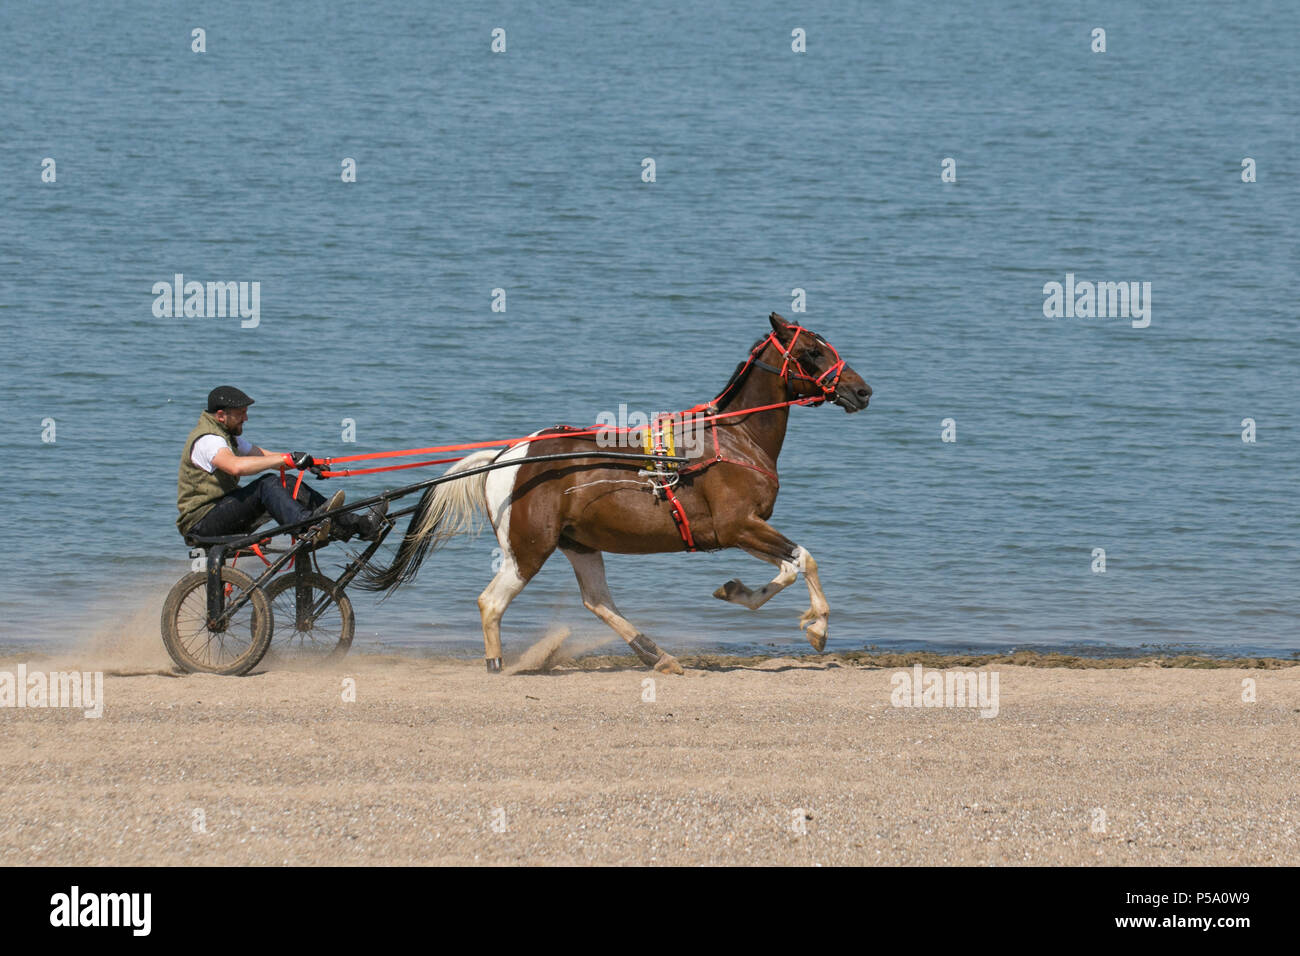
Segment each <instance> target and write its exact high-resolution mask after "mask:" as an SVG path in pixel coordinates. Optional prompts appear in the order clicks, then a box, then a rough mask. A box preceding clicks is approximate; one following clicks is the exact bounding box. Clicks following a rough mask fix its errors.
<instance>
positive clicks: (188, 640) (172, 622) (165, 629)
mask: <svg viewBox="0 0 1300 956" xmlns="http://www.w3.org/2000/svg"><path fill="white" fill-rule="evenodd" d="M207 580H208V576H207V573H206V572H203V571H193V572H191V573H190V574H187V575H185V577H183V578H181V579H180V580H179V581H177V582H176V585H175V586H174V587H173V588H172V589H171V592H170V593H169V594H168V595H167V600H166V602H164V604H163V613H162V635H163V643H164V644H165V645H167V653H168V654H170V655H171V657H172V660H174V661H175V662H176V666H177V667H179V668H180V669H181V670H183V671H187V672H190V673H193V672H195V671H198V672H201V673H205V674H227V675H230V674H247V673H248V672H249V671H251V670H252V669H253V668H254V667H256V666H257V662H258V661H260V660H261V659H262V655H263V654H265V653H266V649H267V647H268V646H269V645H270V643H271V628H272V624H273V621H272V617H271V604H270V602H269V601H268V600H267V599H266V595H265V594H263V593H262V590H261V589H260V588H257V587H254V586H253V579H252V578H250V577H249V576H248V575H247V574H245V573H244V572H243V571H237V570H235V569H234V568H231V567H222V569H221V581H222V584H223V585H224V586H225V589H226V601H227V602H232V601H235V600H238V599H239V598H240V597H242V596H243V595H245V594H249V595H250V596H249V600H248V603H247V604H245V605H244V606H243V607H241V608H240V609H239V610H238V611H237V612H236V613H235V614H234V616H233V617H231V619H230V623H229V624H228V625H227V626H226V629H225V630H224V631H220V632H217V631H213V630H211V629H210V628H209V627H208V590H207ZM250 592H251V593H250Z"/></svg>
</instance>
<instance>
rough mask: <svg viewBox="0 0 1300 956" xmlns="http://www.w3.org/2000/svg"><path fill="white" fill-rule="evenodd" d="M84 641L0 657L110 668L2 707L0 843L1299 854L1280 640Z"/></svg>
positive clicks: (733, 856)
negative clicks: (492, 658)
mask: <svg viewBox="0 0 1300 956" xmlns="http://www.w3.org/2000/svg"><path fill="white" fill-rule="evenodd" d="M544 650H546V649H544ZM611 650H613V648H611ZM95 656H96V655H93V654H88V655H84V656H82V657H81V658H78V657H63V658H56V659H45V660H42V659H39V658H33V657H22V658H16V657H12V656H10V657H6V658H4V659H0V671H9V672H16V670H17V668H18V667H19V665H22V666H24V667H25V668H27V670H28V671H36V670H40V669H41V668H44V669H45V670H46V671H54V670H57V669H63V670H70V669H72V668H73V667H82V668H93V667H99V668H102V669H103V670H104V672H105V676H104V684H103V696H104V703H103V716H102V717H100V718H98V719H95V718H86V717H84V716H83V714H82V712H81V711H79V710H75V709H70V708H43V709H41V708H30V707H28V708H16V707H3V708H0V726H2V727H3V732H2V733H0V763H2V764H3V780H4V785H3V787H2V788H0V863H3V864H5V865H32V864H34V865H48V864H73V865H101V864H127V865H135V864H220V865H249V864H253V865H257V864H364V865H383V864H685V865H694V864H805V865H807V864H884V865H899V864H903V865H906V864H962V865H970V864H975V865H982V864H999V865H1001V864H1106V865H1128V864H1158V865H1174V864H1184V865H1185V864H1193V865H1200V864H1228V865H1277V864H1289V865H1295V864H1297V863H1300V779H1298V775H1297V772H1296V768H1297V766H1300V759H1298V758H1300V732H1298V731H1300V667H1296V666H1291V665H1290V664H1288V663H1283V662H1272V663H1268V662H1257V663H1256V664H1254V665H1253V666H1249V667H1241V666H1234V667H1222V666H1162V665H1160V664H1157V663H1153V662H1150V661H1147V662H1138V663H1135V662H1125V666H1086V667H1081V666H1073V665H1077V664H1078V663H1079V662H1078V661H1072V660H1070V659H1060V660H1057V661H1054V662H1053V661H1046V660H1042V659H1031V658H1029V657H1028V656H1021V657H1019V658H1012V659H1007V658H1003V659H998V660H994V661H988V662H985V663H982V664H979V667H978V668H976V667H975V666H974V665H976V664H977V663H979V661H978V659H956V658H947V659H941V658H937V657H933V656H925V655H922V656H917V655H911V656H906V657H904V656H889V657H875V658H873V657H869V656H866V655H839V656H837V655H831V654H828V655H825V656H822V657H809V658H798V659H796V658H786V659H776V660H761V659H748V658H745V659H742V658H722V657H703V658H701V657H695V658H692V657H690V656H689V655H682V662H683V663H684V664H686V665H687V667H688V671H687V673H686V675H685V676H682V677H667V676H663V675H651V674H649V673H648V672H647V671H646V670H645V669H644V668H642V667H641V666H640V665H639V664H638V663H637V662H636V660H635V659H634V658H633V657H632V656H631V655H630V654H626V655H613V654H611V655H610V656H606V657H594V658H593V657H588V658H581V659H579V660H578V661H577V662H576V663H575V662H572V661H569V662H567V663H564V662H562V663H560V664H559V666H556V667H553V668H552V669H550V670H548V671H545V672H532V673H517V672H516V673H507V674H504V675H496V676H493V675H488V674H486V673H485V672H484V670H483V667H482V665H481V663H479V662H469V661H456V660H430V659H412V658H403V657H396V656H386V655H365V654H356V655H353V656H351V657H349V658H347V659H345V660H344V661H343V662H341V663H340V664H339V665H338V666H334V667H331V668H329V669H327V670H321V669H314V670H311V669H296V670H295V669H270V668H268V669H259V671H258V672H255V673H254V674H252V675H250V676H248V677H244V678H232V677H212V676H181V675H177V674H175V673H174V672H172V671H171V668H170V667H169V666H168V664H167V662H166V657H165V655H164V654H163V652H162V649H161V645H158V647H157V648H156V650H153V649H149V650H147V651H146V652H145V653H144V654H139V653H137V654H135V655H133V656H132V655H126V656H125V657H124V656H123V655H116V661H115V660H114V659H113V657H114V655H109V657H108V658H104V656H103V655H100V659H95ZM1026 660H1033V662H1034V664H1036V665H1038V666H1026V665H1025V664H1024V663H1021V662H1018V661H1026ZM917 661H920V662H922V663H923V664H924V668H923V670H922V672H921V674H922V675H929V674H930V673H932V672H933V671H934V670H935V669H936V668H941V667H947V669H948V670H949V671H953V672H955V671H956V670H957V669H961V670H973V669H978V670H981V671H983V672H984V673H985V675H986V676H985V681H986V684H987V681H988V678H989V677H991V676H992V675H993V674H996V692H997V706H996V716H987V717H986V716H981V709H980V708H979V707H972V706H969V705H968V704H969V701H967V702H966V704H961V705H954V706H917V707H909V706H895V703H897V702H898V696H899V694H901V693H902V691H901V688H902V687H903V685H904V684H907V685H908V686H909V690H908V693H909V694H910V692H911V684H912V678H913V676H914V675H915V672H914V671H913V670H912V665H913V664H914V663H915V662H917ZM508 663H509V661H508ZM528 663H529V662H528V661H524V664H528ZM532 663H536V661H535V660H534V661H532ZM1193 663H1194V662H1193ZM1247 663H1249V662H1247ZM115 664H116V666H114V665H115ZM1044 664H1054V666H1042V665H1044ZM519 666H520V662H518V661H516V662H515V667H516V669H517V668H518V667H519ZM651 678H652V679H653V683H652V684H651V683H647V680H648V679H651ZM926 679H928V678H926ZM1246 679H1250V680H1253V682H1254V685H1253V696H1254V698H1255V699H1254V701H1253V702H1248V701H1246V700H1243V696H1246V697H1249V696H1251V692H1250V691H1249V690H1247V689H1246V688H1249V687H1250V685H1243V681H1245V680H1246ZM917 686H918V687H919V686H920V685H919V684H918V685H917ZM969 686H971V687H974V686H975V685H974V683H973V682H972V683H971V684H970V685H969ZM353 694H354V695H355V700H348V699H345V698H347V697H350V696H352V695H353ZM650 698H653V699H650ZM947 702H948V701H946V700H945V703H947ZM989 709H990V708H987V707H986V708H984V710H985V711H987V710H989Z"/></svg>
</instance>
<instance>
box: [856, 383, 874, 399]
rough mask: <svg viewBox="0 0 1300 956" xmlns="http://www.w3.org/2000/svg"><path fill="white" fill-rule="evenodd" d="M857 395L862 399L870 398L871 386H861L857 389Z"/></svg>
mask: <svg viewBox="0 0 1300 956" xmlns="http://www.w3.org/2000/svg"><path fill="white" fill-rule="evenodd" d="M858 395H859V396H861V397H862V398H870V397H871V386H870V385H864V386H862V387H861V388H860V389H858Z"/></svg>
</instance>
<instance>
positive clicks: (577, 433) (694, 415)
mask: <svg viewBox="0 0 1300 956" xmlns="http://www.w3.org/2000/svg"><path fill="white" fill-rule="evenodd" d="M786 328H787V330H793V331H794V338H792V339H791V340H790V345H789V347H783V346H782V345H781V341H780V339H778V338H777V336H776V332H774V331H773V332H769V333H767V335H766V336H764V337H763V338H762V339H760V340H759V342H758V344H756V345H755V346H754V347H753V348H752V349H751V350H750V352H749V357H748V358H747V359H746V360H745V362H744V364H743V365H742V366H741V367H740V368H739V369H737V370H736V373H735V374H734V375H732V376H731V380H730V381H729V382H727V384H726V386H724V387H723V389H722V391H721V392H720V393H719V394H718V396H717V397H716V398H714V399H713V401H711V402H706V403H705V404H702V405H696V406H694V407H692V408H688V409H686V410H685V411H681V412H677V413H676V414H675V415H673V416H671V417H672V418H679V420H680V423H681V424H682V425H686V424H688V421H687V418H688V417H689V419H690V420H689V424H691V425H704V424H709V423H713V424H714V428H713V450H714V457H713V458H711V459H709V460H708V461H704V462H699V463H697V464H694V465H690V466H688V467H686V468H683V469H681V470H680V471H679V474H683V475H685V474H695V473H697V472H700V471H703V470H704V469H705V468H708V467H709V466H710V465H714V464H717V463H718V462H722V461H726V462H730V463H732V464H736V465H743V466H744V467H746V468H752V469H754V470H755V471H758V472H761V473H762V474H765V475H767V476H768V477H770V478H772V479H773V480H776V475H775V474H773V473H772V472H770V471H768V470H767V469H766V468H761V467H759V466H758V465H754V464H751V463H749V462H746V461H740V460H738V459H732V458H724V457H723V456H722V454H721V450H720V448H719V445H718V429H717V425H716V423H717V422H718V421H719V420H721V419H724V418H735V417H738V416H741V415H752V414H754V413H755V412H764V411H769V410H771V409H774V408H788V407H789V406H791V405H820V404H822V403H823V402H825V401H827V400H829V399H831V398H833V397H834V395H835V389H836V387H837V386H838V385H839V381H840V376H841V374H842V373H843V371H844V365H845V362H844V360H843V359H842V358H840V354H839V352H837V351H836V350H835V346H833V345H831V344H830V343H829V342H826V341H825V340H822V342H821V343H819V344H823V345H825V346H826V347H827V348H828V349H830V350H831V354H832V355H834V356H835V362H834V363H833V364H831V365H830V366H829V367H828V368H827V369H826V371H824V372H822V373H821V374H820V375H817V376H813V375H810V374H808V372H807V371H805V369H804V367H803V366H802V365H801V364H800V362H799V360H798V359H797V358H796V357H795V356H794V347H795V344H796V343H797V342H798V341H799V336H800V335H802V334H803V333H805V332H808V333H809V334H810V335H812V334H814V333H812V332H811V331H810V330H808V329H806V328H804V327H803V326H800V325H787V326H786ZM769 344H771V345H773V346H775V348H776V350H777V351H778V352H779V353H780V354H781V356H782V362H781V367H780V368H777V367H776V366H774V365H769V364H768V363H767V362H764V361H761V360H760V359H759V358H758V356H759V355H760V354H761V353H762V352H763V350H764V349H765V348H767V346H768V345H769ZM754 367H757V368H761V369H763V370H764V371H766V372H771V373H772V374H774V375H778V376H780V377H781V379H783V380H784V381H785V382H787V383H789V381H790V380H791V378H793V379H796V380H799V381H806V382H812V383H813V384H814V385H815V386H817V388H818V390H819V391H820V392H821V394H820V395H805V396H803V397H802V398H792V399H788V400H786V401H783V402H773V403H771V404H769V405H757V406H754V407H752V408H741V409H737V410H736V411H726V412H720V411H718V410H717V409H718V405H719V403H720V402H722V401H724V400H725V399H726V397H727V395H728V393H729V392H731V391H733V390H734V389H735V388H737V387H738V386H739V384H740V382H741V381H743V380H744V378H745V374H746V372H748V371H749V369H750V368H754ZM832 373H833V374H832ZM828 375H830V376H832V377H831V379H830V381H829V382H827V381H825V379H826V377H827V376H828ZM700 413H708V414H703V415H701V414H700ZM645 427H650V426H645ZM640 430H641V427H640V426H638V427H636V428H631V427H623V428H618V427H600V428H586V429H565V430H563V431H557V432H552V433H549V434H542V435H525V436H523V437H520V438H506V439H500V440H497V441H479V442H466V443H463V444H457V445H430V446H429V447H427V448H401V449H398V450H396V451H378V452H371V453H370V454H366V455H341V456H338V457H334V458H318V459H316V465H315V466H313V467H312V469H311V470H312V472H313V473H314V474H316V475H318V476H319V477H321V478H346V477H348V476H351V475H372V474H375V473H377V472H381V471H401V470H402V469H405V468H424V467H426V466H428V465H445V464H449V463H451V462H456V461H461V460H463V459H464V457H466V456H463V455H462V456H459V457H456V458H435V459H431V460H429V461H416V462H409V463H407V464H404V465H385V466H378V467H375V468H344V469H340V470H334V468H333V466H334V465H338V464H344V463H347V462H354V461H372V460H374V459H380V458H405V457H408V456H411V455H433V454H439V453H442V452H454V451H475V450H478V449H483V448H513V447H515V446H516V445H523V444H527V443H530V442H535V441H545V440H547V439H550V438H582V437H585V436H594V435H609V434H611V433H612V434H631V433H632V432H637V431H640ZM298 480H299V482H300V483H301V481H302V475H301V474H299V476H298ZM295 490H296V489H295Z"/></svg>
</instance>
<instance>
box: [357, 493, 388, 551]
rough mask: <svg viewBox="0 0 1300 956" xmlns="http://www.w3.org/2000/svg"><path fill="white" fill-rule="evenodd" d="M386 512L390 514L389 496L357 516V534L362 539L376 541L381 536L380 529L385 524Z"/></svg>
mask: <svg viewBox="0 0 1300 956" xmlns="http://www.w3.org/2000/svg"><path fill="white" fill-rule="evenodd" d="M386 514H388V499H387V498H385V499H384V500H383V501H381V502H379V504H377V505H371V506H370V510H369V511H367V512H366V513H365V514H363V515H358V517H357V536H358V537H359V538H361V540H362V541H374V540H375V538H377V537H379V529H380V528H382V527H383V526H384V515H386Z"/></svg>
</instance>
